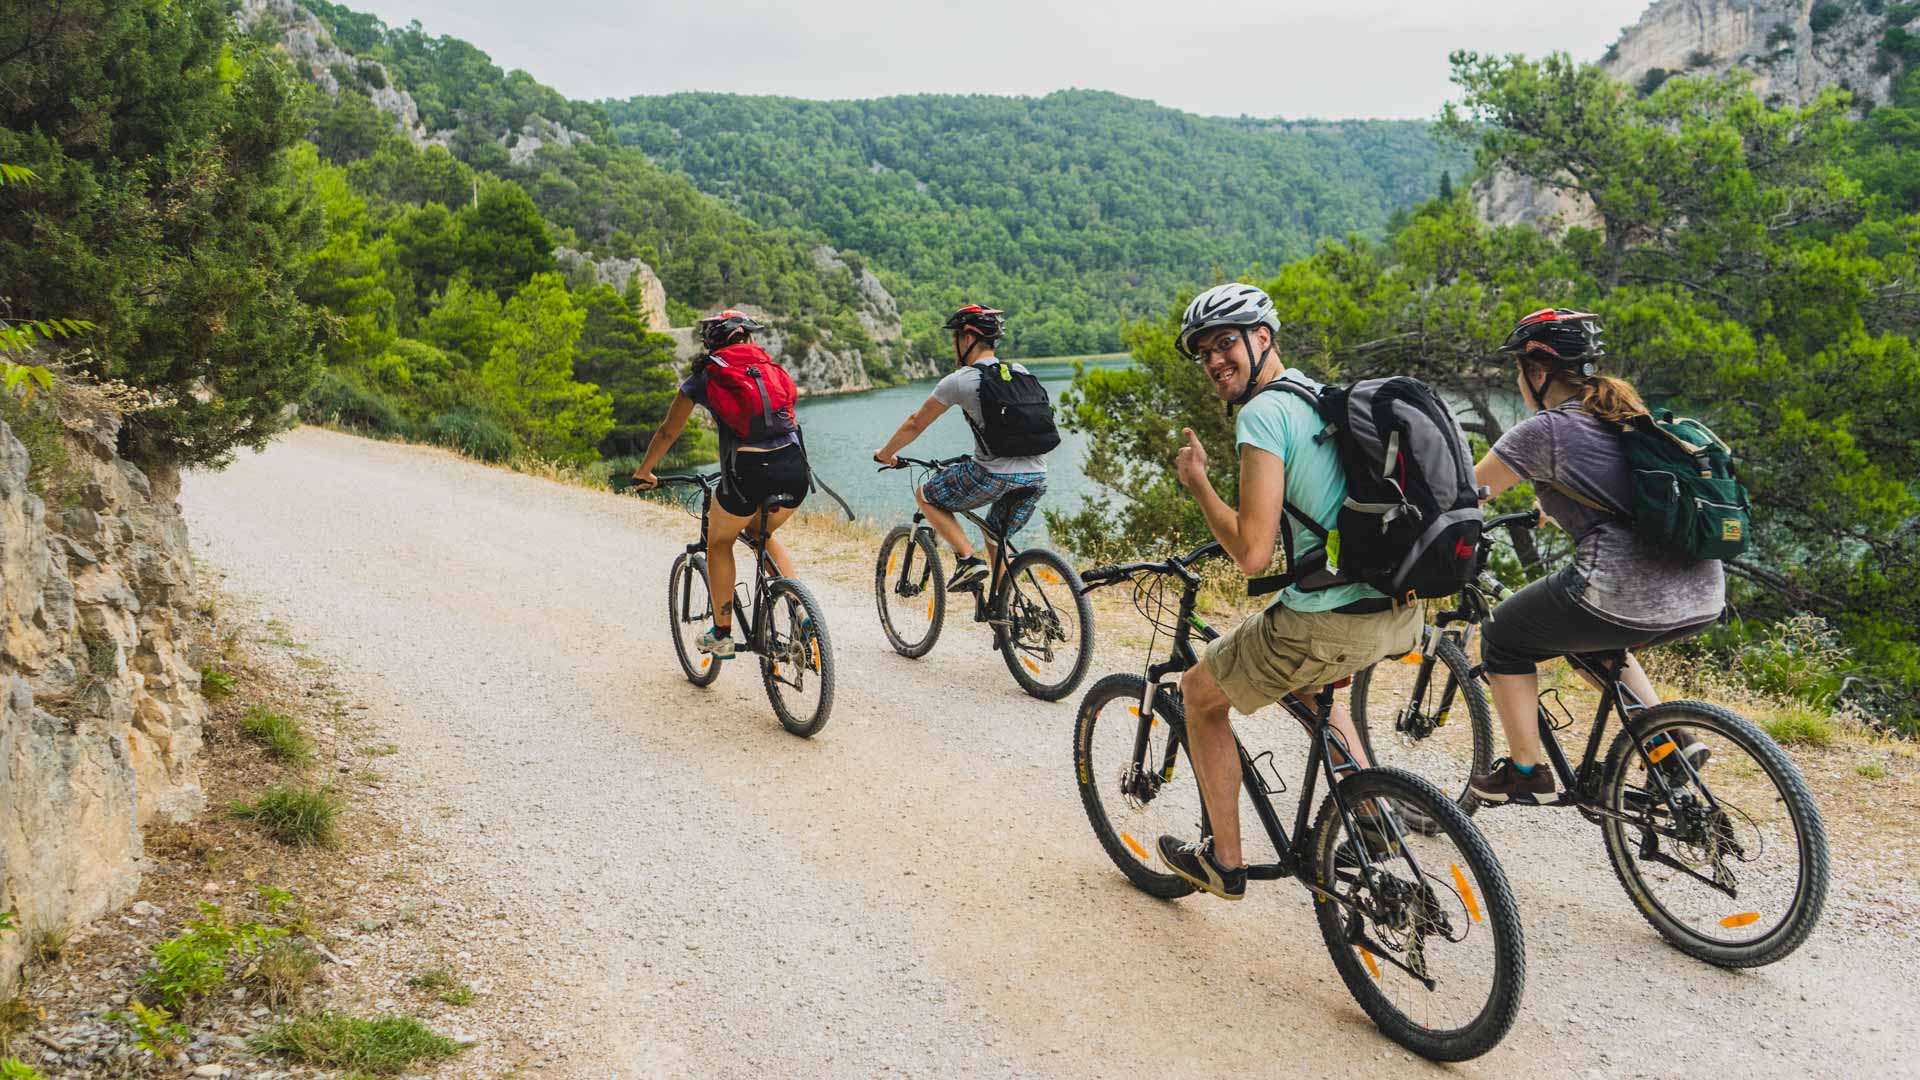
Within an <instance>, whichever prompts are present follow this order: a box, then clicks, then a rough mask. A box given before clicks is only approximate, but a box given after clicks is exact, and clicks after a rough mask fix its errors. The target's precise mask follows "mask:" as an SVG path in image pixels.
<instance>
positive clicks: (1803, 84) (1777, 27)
mask: <svg viewBox="0 0 1920 1080" xmlns="http://www.w3.org/2000/svg"><path fill="white" fill-rule="evenodd" d="M1889 9H1896V14H1894V15H1890V14H1889V13H1888V12H1889ZM1895 25H1900V26H1905V27H1906V28H1908V29H1915V28H1920V16H1916V17H1914V18H1912V19H1908V20H1905V21H1900V20H1898V18H1897V8H1896V5H1893V4H1881V3H1873V4H1869V3H1867V2H1866V0H1839V2H1832V0H1656V2H1655V3H1654V4H1653V6H1651V7H1649V8H1648V9H1647V10H1646V12H1645V13H1644V14H1642V15H1641V16H1640V21H1639V22H1636V23H1634V24H1633V25H1632V26H1630V27H1627V28H1626V30H1624V31H1623V32H1622V33H1621V35H1620V39H1619V40H1618V41H1616V42H1614V44H1613V45H1612V47H1610V48H1609V49H1608V50H1607V54H1606V56H1605V57H1604V58H1602V60H1601V61H1600V67H1601V69H1602V70H1604V71H1606V73H1607V74H1609V75H1611V76H1612V77H1613V78H1615V79H1618V80H1620V81H1621V82H1624V83H1626V84H1627V85H1629V86H1633V87H1636V88H1638V87H1642V86H1652V85H1657V84H1658V82H1659V81H1661V80H1662V79H1665V78H1669V77H1672V76H1675V75H1692V76H1699V75H1720V74H1723V73H1725V72H1727V71H1731V70H1733V69H1734V68H1740V69H1742V70H1744V71H1748V72H1751V73H1752V74H1753V76H1754V79H1753V83H1752V86H1753V90H1754V93H1756V94H1759V95H1760V96H1761V97H1762V98H1764V99H1766V100H1767V101H1768V102H1771V103H1774V104H1779V105H1793V106H1800V105H1805V104H1807V103H1809V102H1811V101H1812V100H1813V99H1814V98H1815V97H1817V96H1818V95H1819V93H1820V91H1821V90H1823V89H1826V88H1827V87H1830V86H1838V87H1842V88H1844V89H1846V90H1849V91H1851V92H1852V94H1853V96H1854V98H1855V100H1856V101H1859V102H1861V103H1863V104H1883V103H1885V102H1886V101H1887V100H1889V98H1890V97H1891V95H1892V91H1893V67H1892V66H1891V65H1889V64H1887V63H1886V62H1885V61H1883V60H1882V59H1881V57H1880V49H1879V43H1880V39H1881V37H1882V35H1884V34H1885V33H1886V31H1887V30H1888V29H1889V28H1890V27H1893V26H1895ZM1473 197H1474V202H1475V205H1476V206H1478V207H1479V210H1480V215H1481V217H1482V218H1484V219H1485V220H1487V221H1490V222H1493V223H1495V224H1500V225H1510V224H1518V223H1527V224H1533V225H1539V226H1551V225H1553V224H1556V223H1559V224H1591V223H1592V221H1593V215H1592V211H1591V208H1590V207H1588V206H1586V205H1585V204H1584V203H1583V202H1582V201H1581V200H1577V199H1573V198H1569V197H1568V196H1566V195H1563V194H1561V193H1559V192H1556V191H1553V190H1550V189H1547V188H1543V187H1541V186H1540V185H1537V184H1535V183H1533V182H1532V181H1531V180H1527V179H1525V178H1522V177H1517V176H1513V175H1511V174H1507V173H1496V174H1495V175H1493V176H1491V177H1489V178H1487V179H1485V180H1483V181H1481V182H1480V183H1479V184H1478V185H1476V186H1475V188H1474V191H1473Z"/></svg>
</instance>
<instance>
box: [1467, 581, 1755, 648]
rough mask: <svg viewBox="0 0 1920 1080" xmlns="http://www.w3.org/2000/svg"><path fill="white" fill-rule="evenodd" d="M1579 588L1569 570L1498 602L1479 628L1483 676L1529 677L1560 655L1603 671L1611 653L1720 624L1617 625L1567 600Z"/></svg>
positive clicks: (1702, 621)
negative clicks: (1645, 627)
mask: <svg viewBox="0 0 1920 1080" xmlns="http://www.w3.org/2000/svg"><path fill="white" fill-rule="evenodd" d="M1583 584H1584V582H1583V581H1582V579H1581V577H1580V572H1579V571H1577V570H1575V569H1574V568H1573V567H1571V566H1569V567H1566V568H1564V569H1562V570H1559V571H1557V572H1555V573H1552V574H1549V575H1547V576H1546V577H1543V578H1541V579H1540V580H1539V581H1536V582H1533V583H1532V584H1530V585H1528V586H1527V587H1526V588H1524V589H1521V590H1520V591H1519V592H1517V593H1514V594H1513V595H1512V596H1509V597H1507V598H1506V599H1505V600H1502V601H1501V602H1500V606H1499V607H1496V608H1494V609H1493V616H1492V618H1489V619H1488V620H1487V621H1486V622H1485V623H1483V624H1482V625H1481V627H1480V633H1481V638H1480V657H1481V659H1482V660H1484V661H1485V662H1486V666H1487V671H1488V672H1489V673H1491V674H1494V675H1531V674H1533V673H1534V671H1536V670H1537V665H1538V664H1539V663H1540V662H1541V661H1542V660H1553V659H1557V658H1559V657H1562V656H1581V657H1583V658H1585V659H1586V660H1588V661H1589V662H1592V663H1595V664H1597V665H1599V666H1601V667H1605V666H1606V663H1607V659H1608V655H1609V654H1611V653H1617V652H1619V651H1620V650H1622V649H1644V648H1646V647H1647V646H1649V645H1662V644H1665V643H1666V642H1669V641H1679V640H1680V639H1682V638H1687V637H1692V636H1693V635H1695V634H1697V633H1699V632H1700V631H1702V630H1705V629H1706V628H1707V627H1709V626H1712V625H1713V624H1714V623H1716V622H1718V621H1719V620H1720V617H1719V616H1718V615H1715V616H1714V617H1713V618H1710V619H1703V620H1701V621H1699V622H1695V623H1688V624H1687V625H1685V626H1679V627H1675V628H1673V629H1671V630H1640V629H1636V628H1634V627H1631V626H1621V625H1620V624H1619V623H1613V622H1608V621H1607V620H1605V619H1603V618H1601V617H1600V616H1598V615H1595V614H1594V613H1593V612H1592V611H1591V610H1589V609H1587V608H1585V607H1582V606H1581V605H1580V602H1579V601H1578V600H1575V599H1574V598H1573V595H1574V594H1573V590H1574V589H1576V588H1578V587H1580V586H1582V585H1583Z"/></svg>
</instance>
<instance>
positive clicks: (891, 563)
mask: <svg viewBox="0 0 1920 1080" xmlns="http://www.w3.org/2000/svg"><path fill="white" fill-rule="evenodd" d="M898 565H900V553H899V552H898V551H896V552H894V553H893V554H891V555H888V556H887V576H888V577H892V576H893V568H894V567H896V566H898Z"/></svg>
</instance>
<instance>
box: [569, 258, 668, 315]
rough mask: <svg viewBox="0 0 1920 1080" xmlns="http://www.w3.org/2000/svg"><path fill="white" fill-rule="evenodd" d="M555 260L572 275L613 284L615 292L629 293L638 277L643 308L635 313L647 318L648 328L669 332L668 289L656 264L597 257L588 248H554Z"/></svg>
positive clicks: (637, 260)
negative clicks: (650, 264)
mask: <svg viewBox="0 0 1920 1080" xmlns="http://www.w3.org/2000/svg"><path fill="white" fill-rule="evenodd" d="M553 261H554V262H555V263H557V264H558V265H559V267H560V272H561V273H563V274H566V275H567V276H568V277H569V278H571V277H573V276H574V275H576V274H590V275H592V277H593V279H594V280H595V281H602V282H605V283H606V284H608V285H611V286H613V288H614V291H616V292H618V293H620V294H621V295H623V296H624V295H626V292H627V288H628V286H629V285H630V284H632V283H633V282H634V281H635V280H636V279H638V281H639V285H638V289H639V292H640V307H641V310H640V311H638V312H635V314H637V315H639V316H640V317H641V318H643V319H645V320H646V321H647V329H649V330H657V331H661V332H663V333H664V332H665V331H666V330H667V329H669V324H668V322H667V290H666V287H665V286H663V285H661V284H660V279H659V277H657V276H655V274H654V272H653V267H651V266H648V265H647V264H646V263H643V262H641V261H640V260H639V259H622V258H618V257H614V256H609V257H607V258H604V259H596V258H594V257H593V256H592V255H589V254H587V253H586V252H584V251H575V250H574V249H572V248H565V247H561V248H554V249H553Z"/></svg>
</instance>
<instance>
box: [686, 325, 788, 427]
mask: <svg viewBox="0 0 1920 1080" xmlns="http://www.w3.org/2000/svg"><path fill="white" fill-rule="evenodd" d="M705 367H706V375H707V408H708V409H710V410H712V412H713V415H714V417H715V418H716V419H718V420H719V421H720V423H721V424H722V425H723V426H725V427H726V428H727V430H728V431H731V432H732V433H733V434H734V436H735V437H736V438H738V439H740V440H742V441H747V442H758V441H761V440H764V439H768V438H772V437H774V436H778V435H785V434H788V433H790V432H794V431H798V430H800V425H799V424H798V423H796V422H795V421H794V418H793V403H794V401H795V399H796V398H798V397H799V394H798V392H797V391H796V390H795V389H794V386H793V376H791V375H788V374H787V369H786V368H783V367H781V366H780V365H779V364H776V363H774V361H773V358H772V357H770V356H768V355H767V352H766V350H765V349H762V348H761V347H760V346H758V345H755V344H754V343H752V342H750V341H746V342H741V343H740V344H738V345H728V346H727V347H726V348H723V349H715V350H714V351H713V352H712V353H709V354H708V355H707V359H706V361H705Z"/></svg>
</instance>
